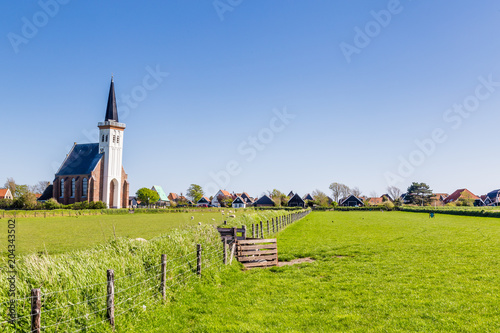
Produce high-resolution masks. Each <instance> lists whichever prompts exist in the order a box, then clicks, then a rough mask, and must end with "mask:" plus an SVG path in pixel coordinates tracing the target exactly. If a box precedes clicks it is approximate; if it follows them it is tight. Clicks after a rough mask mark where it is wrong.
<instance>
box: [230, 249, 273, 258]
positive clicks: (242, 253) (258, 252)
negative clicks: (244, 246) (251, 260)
mask: <svg viewBox="0 0 500 333" xmlns="http://www.w3.org/2000/svg"><path fill="white" fill-rule="evenodd" d="M276 253H278V249H275V250H274V249H273V250H260V251H259V250H257V251H241V252H240V253H239V254H238V255H240V256H250V255H254V254H259V255H262V254H276Z"/></svg>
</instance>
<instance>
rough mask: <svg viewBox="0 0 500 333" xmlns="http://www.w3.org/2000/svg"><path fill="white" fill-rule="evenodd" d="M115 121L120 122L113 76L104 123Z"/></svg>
mask: <svg viewBox="0 0 500 333" xmlns="http://www.w3.org/2000/svg"><path fill="white" fill-rule="evenodd" d="M108 120H114V121H116V122H118V111H117V109H116V98H115V84H114V82H113V76H111V86H110V87H109V96H108V106H107V107H106V117H105V118H104V121H108Z"/></svg>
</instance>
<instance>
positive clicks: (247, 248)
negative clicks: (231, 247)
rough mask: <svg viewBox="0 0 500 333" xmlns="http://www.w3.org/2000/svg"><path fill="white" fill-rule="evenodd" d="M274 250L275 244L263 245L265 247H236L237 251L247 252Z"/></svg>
mask: <svg viewBox="0 0 500 333" xmlns="http://www.w3.org/2000/svg"><path fill="white" fill-rule="evenodd" d="M260 249H263V250H274V249H276V244H265V245H245V246H240V247H238V251H249V250H260Z"/></svg>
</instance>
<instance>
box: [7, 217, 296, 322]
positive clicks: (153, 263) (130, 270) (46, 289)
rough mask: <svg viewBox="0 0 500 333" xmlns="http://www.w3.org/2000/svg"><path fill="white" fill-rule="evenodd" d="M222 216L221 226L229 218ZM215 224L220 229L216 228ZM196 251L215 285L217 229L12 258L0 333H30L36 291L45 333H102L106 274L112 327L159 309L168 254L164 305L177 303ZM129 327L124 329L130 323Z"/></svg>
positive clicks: (234, 222) (236, 221)
mask: <svg viewBox="0 0 500 333" xmlns="http://www.w3.org/2000/svg"><path fill="white" fill-rule="evenodd" d="M286 213H287V212H285V211H279V210H265V211H254V210H248V211H244V210H241V211H238V210H236V211H233V210H232V213H229V209H226V211H225V212H224V214H230V215H235V217H234V218H227V220H228V222H230V223H229V226H240V225H241V224H247V225H251V224H253V223H258V222H260V221H263V222H265V221H267V220H270V219H271V218H276V217H277V216H282V215H285V214H286ZM226 217H227V216H226V215H222V213H221V219H223V218H226ZM214 220H215V219H213V221H212V222H213V224H216V223H219V221H214ZM196 244H201V246H202V249H203V250H202V279H203V280H204V281H209V282H212V283H220V282H221V279H222V278H223V276H222V275H223V274H222V272H223V271H224V269H225V268H224V267H223V266H222V245H221V242H220V237H219V234H218V232H217V230H216V229H215V228H214V225H212V224H207V223H200V224H198V225H191V226H185V227H182V228H178V229H172V230H170V231H169V232H168V234H163V235H160V236H158V237H156V238H153V239H151V240H149V241H146V240H141V239H127V238H116V239H114V240H112V241H110V242H107V243H105V244H102V245H98V246H95V247H93V248H91V249H88V250H79V251H72V252H67V253H64V254H58V255H48V254H46V253H43V252H39V253H36V254H29V255H23V256H20V257H19V258H17V262H16V271H17V277H16V279H17V281H16V298H17V299H18V302H17V318H18V319H17V320H16V322H15V325H12V324H9V323H6V322H5V321H7V320H8V319H9V317H8V306H7V305H8V304H7V303H8V301H9V295H8V286H9V282H8V280H7V278H8V274H7V267H6V260H5V259H4V260H3V262H2V261H0V263H1V264H2V266H1V267H2V268H1V271H0V331H2V332H14V331H15V329H16V328H17V329H18V331H28V330H29V327H30V322H31V317H30V298H29V295H30V291H31V289H33V288H41V291H42V326H43V327H45V330H44V331H46V332H73V331H85V332H103V331H107V330H108V329H109V325H108V324H107V323H106V288H107V281H106V271H107V270H108V269H113V270H114V274H115V281H116V282H115V304H116V310H115V312H116V314H117V316H118V318H117V325H120V322H121V323H125V322H127V321H130V320H133V318H134V317H135V316H137V315H138V314H139V313H140V312H141V311H144V308H143V307H144V306H145V307H146V309H147V308H148V307H151V306H153V304H154V303H156V302H161V301H162V299H161V295H160V278H161V277H160V275H161V262H160V258H161V255H162V254H166V255H167V299H172V298H175V295H176V291H177V290H179V288H182V289H185V288H190V285H192V283H191V282H193V281H198V280H199V279H200V278H199V277H198V276H196V274H195V272H196ZM128 324H129V323H128Z"/></svg>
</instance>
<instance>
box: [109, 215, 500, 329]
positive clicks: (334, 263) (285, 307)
mask: <svg viewBox="0 0 500 333" xmlns="http://www.w3.org/2000/svg"><path fill="white" fill-rule="evenodd" d="M278 246H279V253H280V255H279V257H280V260H290V259H293V258H301V257H312V258H313V259H315V260H316V261H315V262H314V263H304V264H298V265H294V266H285V267H275V268H271V269H255V270H250V271H245V272H243V271H241V269H240V267H237V266H234V267H232V268H231V269H229V270H228V272H227V273H226V274H227V275H226V276H225V278H224V279H223V282H222V283H221V284H217V285H213V284H198V285H196V287H195V290H194V291H186V292H181V293H180V294H179V295H178V297H176V300H175V301H173V302H171V303H169V304H168V305H166V306H159V307H158V308H157V309H156V310H154V311H151V312H149V311H148V312H144V314H143V315H141V316H140V317H139V318H138V322H135V323H134V322H129V323H127V324H126V325H125V326H121V327H119V328H118V331H120V332H131V331H134V332H285V331H286V332H332V331H338V332H498V331H499V330H500V307H499V305H500V300H499V298H498V295H499V292H500V275H499V271H500V221H499V220H498V219H493V218H477V217H462V216H449V215H437V216H436V218H434V219H429V218H428V215H427V214H416V213H403V212H324V213H319V212H316V213H313V214H310V215H309V216H308V217H306V218H304V219H303V220H302V221H299V222H297V223H295V224H293V225H291V226H289V227H288V228H287V229H286V230H284V231H283V232H282V233H280V234H279V236H278Z"/></svg>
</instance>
